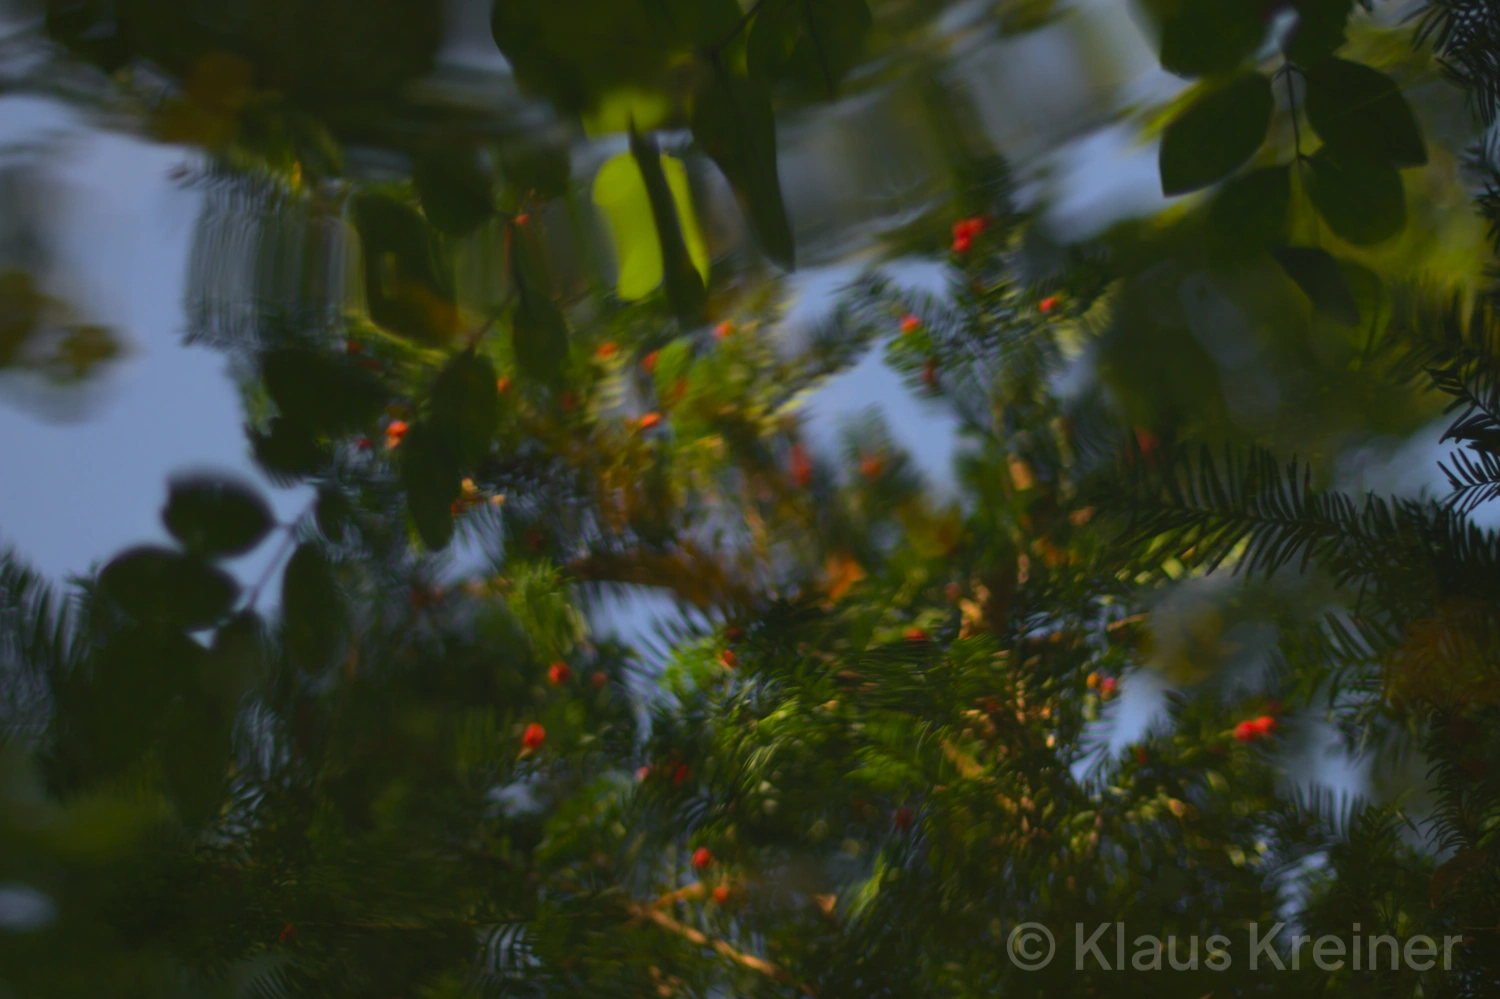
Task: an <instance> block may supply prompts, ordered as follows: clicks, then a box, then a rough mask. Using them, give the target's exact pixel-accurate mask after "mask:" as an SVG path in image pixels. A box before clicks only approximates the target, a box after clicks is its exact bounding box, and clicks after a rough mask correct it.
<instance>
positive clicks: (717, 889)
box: [714, 885, 729, 905]
mask: <svg viewBox="0 0 1500 999" xmlns="http://www.w3.org/2000/svg"><path fill="white" fill-rule="evenodd" d="M727 901H729V886H728V885H716V886H714V902H715V903H716V904H718V905H723V904H724V903H725V902H727Z"/></svg>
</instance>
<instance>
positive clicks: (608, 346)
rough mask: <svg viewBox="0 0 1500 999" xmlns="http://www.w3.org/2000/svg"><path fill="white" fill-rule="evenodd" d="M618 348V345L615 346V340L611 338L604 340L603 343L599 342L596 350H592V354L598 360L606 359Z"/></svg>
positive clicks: (613, 354)
mask: <svg viewBox="0 0 1500 999" xmlns="http://www.w3.org/2000/svg"><path fill="white" fill-rule="evenodd" d="M619 349H620V348H619V347H616V346H615V342H614V341H613V340H606V341H605V342H604V343H601V344H600V345H599V349H598V350H596V351H594V356H595V357H597V358H599V360H601V361H607V360H609V359H610V358H611V357H614V356H615V354H616V353H617V352H618V351H619Z"/></svg>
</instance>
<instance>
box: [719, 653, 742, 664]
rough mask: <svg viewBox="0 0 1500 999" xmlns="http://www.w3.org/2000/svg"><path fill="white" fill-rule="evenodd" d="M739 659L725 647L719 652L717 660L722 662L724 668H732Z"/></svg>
mask: <svg viewBox="0 0 1500 999" xmlns="http://www.w3.org/2000/svg"><path fill="white" fill-rule="evenodd" d="M739 661H740V657H739V656H737V655H735V654H734V653H733V652H731V651H730V650H729V649H725V650H724V651H723V652H721V653H719V662H721V663H723V664H724V668H725V669H734V667H735V664H736V663H738V662H739Z"/></svg>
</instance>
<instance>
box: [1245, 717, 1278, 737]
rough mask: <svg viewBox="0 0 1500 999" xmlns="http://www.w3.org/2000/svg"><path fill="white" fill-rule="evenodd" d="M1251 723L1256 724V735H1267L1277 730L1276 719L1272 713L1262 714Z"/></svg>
mask: <svg viewBox="0 0 1500 999" xmlns="http://www.w3.org/2000/svg"><path fill="white" fill-rule="evenodd" d="M1250 724H1251V725H1254V726H1255V733H1256V735H1262V736H1265V735H1270V734H1271V733H1272V732H1274V731H1276V719H1275V718H1272V717H1271V716H1270V715H1261V716H1260V717H1259V718H1257V719H1255V720H1254V721H1253V722H1251V723H1250Z"/></svg>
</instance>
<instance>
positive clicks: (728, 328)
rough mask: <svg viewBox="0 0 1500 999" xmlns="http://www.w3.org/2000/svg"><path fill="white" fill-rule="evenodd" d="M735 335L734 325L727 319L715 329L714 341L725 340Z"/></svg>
mask: <svg viewBox="0 0 1500 999" xmlns="http://www.w3.org/2000/svg"><path fill="white" fill-rule="evenodd" d="M733 335H734V323H731V322H730V321H729V320H727V319H726V320H724V321H723V322H722V323H720V324H719V325H717V326H715V327H714V339H716V340H723V339H725V338H727V337H731V336H733Z"/></svg>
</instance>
